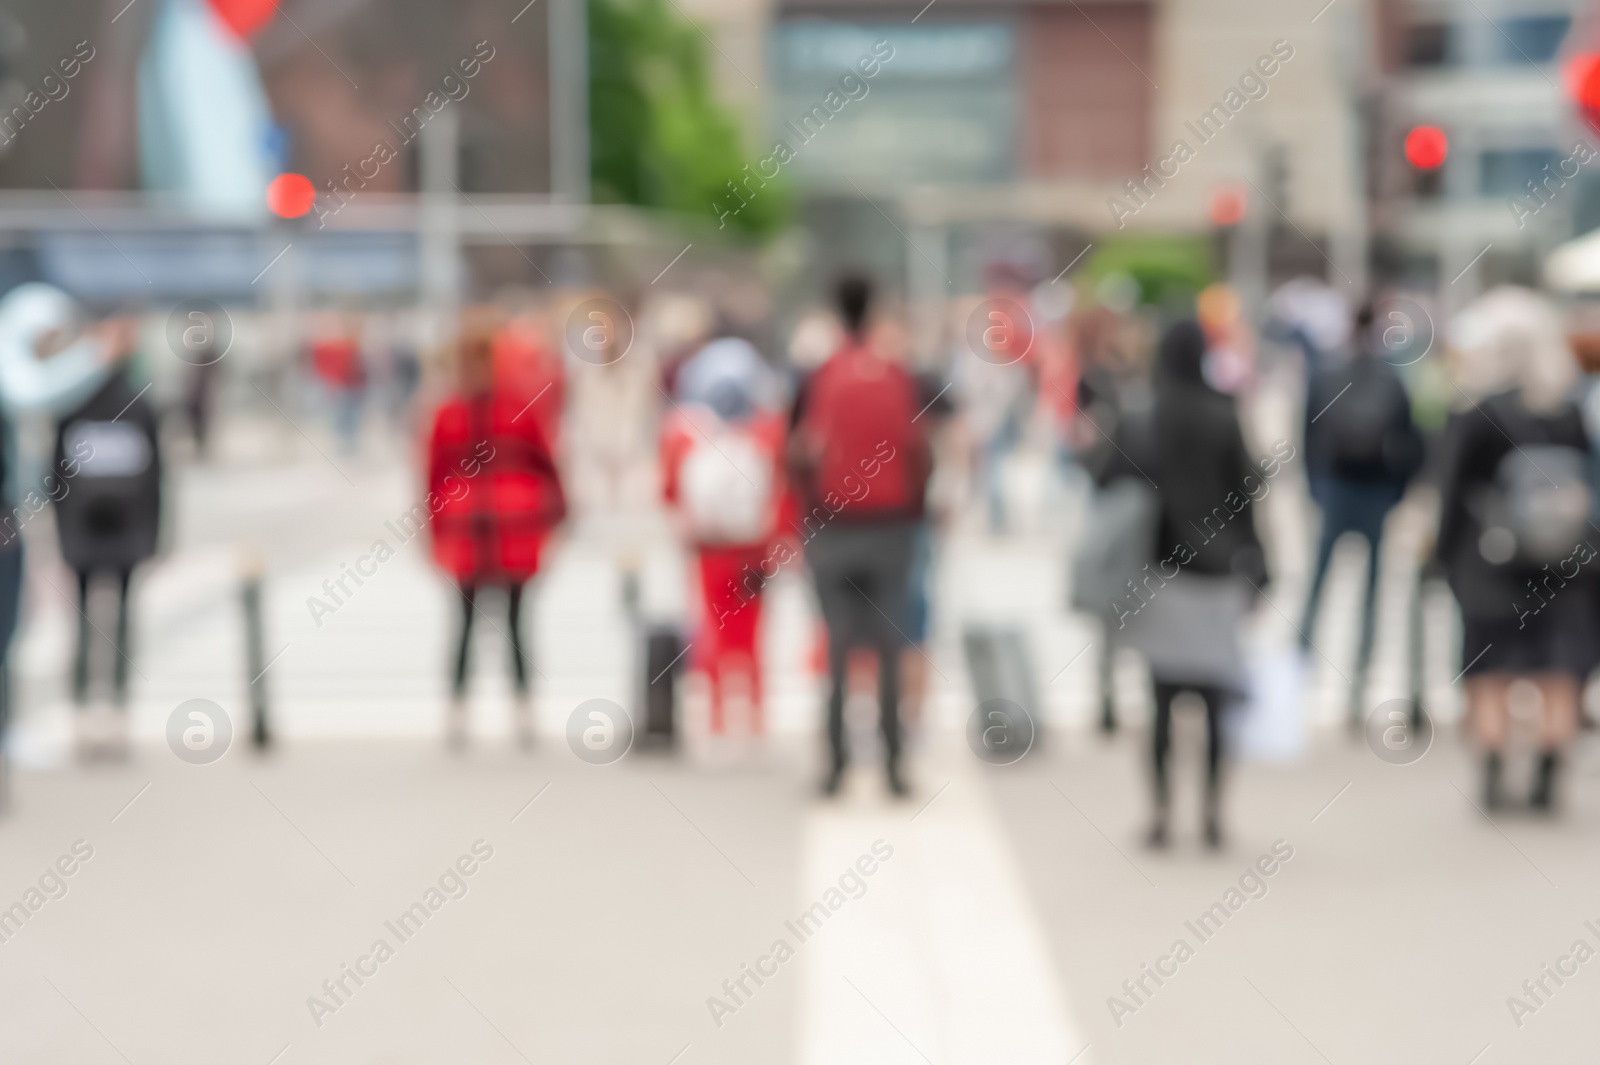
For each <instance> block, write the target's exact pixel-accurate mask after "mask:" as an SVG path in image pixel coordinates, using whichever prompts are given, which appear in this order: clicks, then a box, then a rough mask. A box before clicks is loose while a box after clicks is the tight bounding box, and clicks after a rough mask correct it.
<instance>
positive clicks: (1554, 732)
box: [1533, 673, 1580, 810]
mask: <svg viewBox="0 0 1600 1065" xmlns="http://www.w3.org/2000/svg"><path fill="white" fill-rule="evenodd" d="M1533 682H1534V683H1535V684H1537V685H1538V686H1539V701H1540V703H1541V704H1542V707H1541V709H1542V710H1543V714H1542V722H1541V724H1542V727H1541V729H1540V734H1539V770H1538V776H1537V777H1536V778H1535V779H1534V785H1533V805H1534V807H1535V808H1537V809H1541V810H1548V809H1549V808H1550V806H1551V805H1552V803H1553V802H1554V798H1555V779H1556V770H1557V769H1558V767H1559V765H1560V759H1561V749H1562V748H1563V747H1565V746H1566V745H1567V744H1568V743H1569V742H1571V740H1572V737H1573V735H1574V734H1575V733H1576V732H1577V730H1578V695H1579V690H1580V689H1579V686H1578V678H1577V677H1575V676H1572V675H1571V674H1569V673H1542V674H1540V675H1538V676H1536V677H1534V678H1533Z"/></svg>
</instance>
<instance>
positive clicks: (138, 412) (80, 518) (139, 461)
mask: <svg viewBox="0 0 1600 1065" xmlns="http://www.w3.org/2000/svg"><path fill="white" fill-rule="evenodd" d="M156 428H157V423H156V414H155V411H154V410H153V409H152V408H151V406H150V403H149V402H148V401H147V400H145V399H144V398H143V397H141V396H139V395H138V394H137V393H135V392H134V390H133V388H132V387H130V386H129V384H128V382H127V379H126V378H125V377H124V376H123V375H122V374H113V375H112V377H111V378H110V379H109V380H108V381H107V382H106V383H105V384H104V385H103V386H102V387H101V388H100V391H98V392H96V393H95V394H94V395H93V396H91V397H90V398H89V399H88V400H87V401H86V402H85V403H84V404H83V405H82V406H81V407H79V408H78V409H77V410H75V411H73V412H72V413H71V414H68V415H66V416H65V417H63V418H62V419H61V422H60V427H59V429H58V430H57V432H56V450H55V467H54V469H53V470H52V473H53V474H54V475H55V476H56V477H57V478H59V479H60V480H61V481H62V482H63V483H64V484H65V485H66V494H65V495H64V496H60V497H59V498H58V499H57V501H56V533H57V535H58V536H59V537H60V540H61V555H62V557H63V558H64V559H65V560H66V562H67V565H69V566H71V567H72V568H73V569H75V570H78V571H80V572H91V571H94V570H101V569H109V570H119V571H120V570H131V569H132V568H133V567H134V566H136V565H138V564H139V563H140V562H143V561H144V560H145V559H147V558H149V557H150V556H151V555H153V554H155V551H156V539H157V534H158V532H159V530H160V524H161V451H160V448H159V446H158V438H157V431H156Z"/></svg>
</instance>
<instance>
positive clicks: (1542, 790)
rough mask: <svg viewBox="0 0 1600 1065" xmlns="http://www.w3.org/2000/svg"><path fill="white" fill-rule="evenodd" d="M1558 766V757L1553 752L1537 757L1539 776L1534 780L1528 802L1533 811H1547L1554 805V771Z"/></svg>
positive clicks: (1559, 760)
mask: <svg viewBox="0 0 1600 1065" xmlns="http://www.w3.org/2000/svg"><path fill="white" fill-rule="evenodd" d="M1560 764H1561V759H1560V756H1559V755H1557V754H1556V752H1555V751H1546V752H1545V753H1544V754H1542V755H1540V756H1539V775H1538V776H1537V777H1536V778H1534V782H1533V797H1532V799H1531V800H1530V802H1531V805H1532V806H1533V808H1534V809H1535V810H1544V811H1548V810H1549V809H1550V808H1551V807H1552V806H1553V805H1555V790H1556V770H1557V769H1558V768H1559V767H1560Z"/></svg>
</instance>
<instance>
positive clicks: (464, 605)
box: [450, 584, 478, 700]
mask: <svg viewBox="0 0 1600 1065" xmlns="http://www.w3.org/2000/svg"><path fill="white" fill-rule="evenodd" d="M460 592H461V642H460V643H459V644H458V645H457V649H456V669H455V678H454V683H453V684H452V686H451V689H450V690H451V694H452V695H454V696H455V698H456V699H458V700H459V699H461V698H462V697H463V696H465V695H466V693H467V651H468V648H469V646H470V644H471V642H472V615H473V614H474V613H475V609H474V605H473V604H474V600H476V599H477V596H478V589H477V587H476V586H475V585H471V584H463V585H462V586H461V589H460Z"/></svg>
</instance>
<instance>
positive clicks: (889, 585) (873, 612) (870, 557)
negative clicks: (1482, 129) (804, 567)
mask: <svg viewBox="0 0 1600 1065" xmlns="http://www.w3.org/2000/svg"><path fill="white" fill-rule="evenodd" d="M915 531H916V527H915V525H914V524H913V523H910V522H895V523H892V524H884V525H855V526H839V525H830V526H826V527H824V528H823V529H821V530H820V531H818V533H817V534H816V536H815V537H813V538H812V539H811V541H810V542H809V543H808V544H807V545H806V552H807V556H806V557H807V560H808V561H809V562H810V565H811V572H812V576H813V577H814V578H815V580H816V584H817V598H818V600H819V601H820V603H821V606H822V617H823V620H824V621H825V622H826V623H827V626H828V677H829V683H830V685H831V687H830V691H829V693H828V744H829V746H830V748H831V749H832V752H833V764H834V765H835V766H836V767H838V766H843V765H844V764H845V763H846V762H847V761H848V760H849V750H848V749H847V745H846V742H845V731H844V697H845V683H846V666H847V665H848V659H849V655H850V651H851V650H852V649H853V648H856V647H866V648H870V649H871V650H874V651H876V652H877V654H878V719H879V725H880V728H881V729H882V731H883V746H884V752H885V754H886V755H887V756H888V760H889V762H890V763H891V764H894V763H898V762H899V760H900V652H901V649H902V648H904V647H905V646H906V639H905V637H904V636H903V635H902V632H903V630H904V628H905V616H906V596H907V588H908V585H909V582H910V575H911V563H912V547H913V542H914V538H915Z"/></svg>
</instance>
